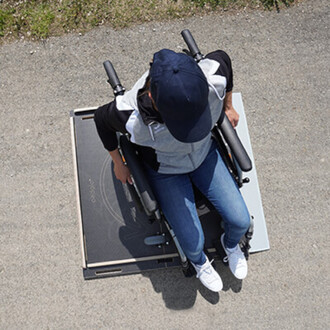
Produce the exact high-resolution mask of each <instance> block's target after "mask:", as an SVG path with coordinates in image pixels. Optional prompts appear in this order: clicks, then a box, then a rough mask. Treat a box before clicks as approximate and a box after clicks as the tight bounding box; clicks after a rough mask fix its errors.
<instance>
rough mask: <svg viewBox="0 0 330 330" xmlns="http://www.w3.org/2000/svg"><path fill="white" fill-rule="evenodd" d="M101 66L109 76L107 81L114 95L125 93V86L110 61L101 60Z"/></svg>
mask: <svg viewBox="0 0 330 330" xmlns="http://www.w3.org/2000/svg"><path fill="white" fill-rule="evenodd" d="M103 66H104V69H105V71H106V73H107V75H108V78H109V80H108V83H109V84H110V85H111V87H112V89H113V93H114V94H115V96H117V95H123V94H124V93H125V88H124V87H123V86H122V85H121V83H120V80H119V78H118V76H117V73H116V71H115V69H114V67H113V65H112V63H111V62H110V61H105V62H103Z"/></svg>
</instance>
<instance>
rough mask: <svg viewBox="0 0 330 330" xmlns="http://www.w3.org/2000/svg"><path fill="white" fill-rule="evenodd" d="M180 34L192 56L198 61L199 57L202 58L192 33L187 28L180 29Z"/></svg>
mask: <svg viewBox="0 0 330 330" xmlns="http://www.w3.org/2000/svg"><path fill="white" fill-rule="evenodd" d="M181 35H182V37H183V39H184V41H185V43H186V44H187V46H188V48H189V51H190V54H191V55H192V57H193V58H194V59H195V60H196V61H197V62H199V61H200V60H201V59H203V57H204V56H203V55H202V53H201V52H200V50H199V48H198V46H197V44H196V41H195V39H194V37H193V36H192V34H191V33H190V31H189V30H188V29H186V30H183V31H181Z"/></svg>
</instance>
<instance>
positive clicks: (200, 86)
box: [150, 49, 212, 143]
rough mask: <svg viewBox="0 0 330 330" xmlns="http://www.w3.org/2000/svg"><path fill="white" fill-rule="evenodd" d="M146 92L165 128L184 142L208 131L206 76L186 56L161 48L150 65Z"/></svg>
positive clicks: (209, 119)
mask: <svg viewBox="0 0 330 330" xmlns="http://www.w3.org/2000/svg"><path fill="white" fill-rule="evenodd" d="M150 91H151V96H152V98H153V100H154V101H155V103H156V106H157V109H158V111H159V112H160V114H161V116H162V118H163V120H164V122H165V124H166V126H167V128H168V130H169V131H170V133H171V134H172V135H173V136H174V137H175V138H176V139H177V140H179V141H181V142H185V143H191V142H197V141H200V140H202V139H204V138H205V137H206V136H207V135H208V134H209V133H210V131H211V128H212V117H211V111H210V107H209V104H208V94H209V87H208V83H207V79H206V77H205V75H204V74H203V72H202V70H201V69H200V67H199V66H198V64H197V63H196V62H195V61H194V60H193V59H192V58H191V57H189V56H188V55H186V54H183V53H175V52H174V51H172V50H169V49H162V50H160V51H159V52H157V53H155V54H154V57H153V63H152V66H151V68H150Z"/></svg>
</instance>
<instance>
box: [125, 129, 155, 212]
mask: <svg viewBox="0 0 330 330" xmlns="http://www.w3.org/2000/svg"><path fill="white" fill-rule="evenodd" d="M119 143H120V147H121V151H122V153H123V156H124V158H125V161H126V163H127V166H128V168H129V170H130V172H131V174H132V176H133V179H134V183H135V186H136V188H137V190H138V191H139V194H140V197H141V202H142V205H143V206H144V209H145V212H146V213H147V215H148V216H151V215H153V214H154V213H155V212H156V211H157V210H158V203H157V201H156V198H155V196H154V194H153V192H152V190H151V188H150V186H149V183H148V180H147V178H146V175H145V173H144V170H143V168H142V166H141V161H140V160H139V159H138V157H137V155H136V152H135V149H134V145H133V144H132V142H130V141H129V140H128V139H127V137H126V136H125V135H121V136H120V138H119Z"/></svg>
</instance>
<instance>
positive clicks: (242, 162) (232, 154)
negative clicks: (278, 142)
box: [103, 30, 254, 277]
mask: <svg viewBox="0 0 330 330" xmlns="http://www.w3.org/2000/svg"><path fill="white" fill-rule="evenodd" d="M181 35H182V37H183V39H184V41H185V43H186V44H187V46H188V50H187V49H184V50H183V51H184V52H185V53H186V54H187V55H188V56H191V57H193V59H194V60H195V61H196V62H199V61H200V60H202V59H203V58H204V56H203V54H202V53H201V52H200V50H199V48H198V46H197V44H196V42H195V40H194V38H193V36H192V34H191V33H190V31H189V30H183V31H182V32H181ZM103 65H104V68H105V71H106V73H107V76H108V78H109V79H108V83H109V84H110V85H111V87H112V89H113V93H114V96H115V97H117V96H119V95H123V94H124V93H125V88H124V87H123V86H122V84H121V82H120V80H119V78H118V75H117V73H116V71H115V69H114V67H113V65H112V63H111V62H110V61H105V62H104V63H103ZM212 137H213V139H214V140H215V141H216V143H217V146H218V150H219V152H220V155H221V157H222V159H223V161H224V163H225V164H226V166H227V168H228V170H229V172H230V174H231V175H232V177H233V178H234V180H235V182H236V183H237V185H238V187H239V188H241V187H242V186H243V185H244V184H245V183H248V182H249V178H248V177H243V172H248V171H250V170H251V169H252V162H251V159H250V158H249V155H248V154H247V152H246V150H245V148H244V146H243V145H242V143H241V141H240V139H239V137H238V135H237V133H236V131H235V129H234V128H233V127H232V125H231V123H230V122H229V120H228V118H227V116H226V115H225V113H224V111H222V114H221V116H220V119H219V121H218V124H216V126H215V127H214V128H213V129H212ZM118 141H119V152H120V154H121V156H122V159H123V162H124V163H125V164H126V165H127V166H128V168H129V170H130V172H131V175H132V181H133V185H127V186H128V189H129V192H130V195H131V197H132V199H133V201H134V203H135V205H136V207H137V208H138V209H139V210H140V211H142V212H144V213H145V214H146V215H147V217H148V219H149V221H150V222H151V223H153V222H154V221H161V222H162V223H164V224H165V227H166V228H167V230H168V232H169V234H170V237H168V236H167V235H165V233H157V234H156V235H154V236H149V237H146V238H145V239H144V243H145V244H146V245H150V246H158V247H161V246H162V245H169V244H170V240H172V241H173V242H174V244H175V246H176V250H177V253H178V255H179V258H180V261H181V265H182V270H183V273H184V275H185V276H187V277H190V276H192V275H194V273H195V270H194V268H193V267H192V265H191V264H190V262H189V260H188V259H187V257H186V256H185V254H184V252H183V250H182V248H181V246H180V243H179V241H178V239H177V237H176V236H175V233H174V231H173V230H172V228H171V226H170V225H169V223H168V221H167V220H166V218H165V216H164V215H163V213H162V211H161V208H160V207H159V205H158V202H157V200H156V199H155V196H154V194H153V192H152V190H151V188H150V186H149V183H148V178H147V177H146V174H145V171H144V169H143V165H142V161H141V159H140V158H139V153H138V148H136V146H135V145H134V143H132V142H131V141H130V140H129V135H123V134H118ZM194 194H195V202H196V205H200V204H202V203H207V205H208V207H209V209H214V207H213V206H212V205H211V204H210V203H209V202H208V201H207V200H206V198H205V197H204V196H203V195H202V194H201V193H200V192H199V191H198V189H197V188H196V187H194ZM253 229H254V224H253V217H251V225H250V228H249V229H248V230H247V232H246V233H245V235H243V237H242V238H241V240H240V243H239V244H240V247H241V249H242V251H243V252H244V255H245V257H246V259H248V258H249V249H250V244H249V243H250V240H251V239H252V236H253ZM213 245H214V248H215V250H216V253H217V255H218V256H219V257H220V259H221V260H222V261H223V263H224V264H225V265H227V264H228V262H227V260H226V258H225V257H226V254H225V252H224V250H223V248H222V246H221V243H220V239H219V238H218V239H216V240H214V241H213ZM205 253H206V254H207V255H209V253H208V251H206V250H205Z"/></svg>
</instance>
